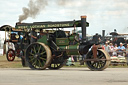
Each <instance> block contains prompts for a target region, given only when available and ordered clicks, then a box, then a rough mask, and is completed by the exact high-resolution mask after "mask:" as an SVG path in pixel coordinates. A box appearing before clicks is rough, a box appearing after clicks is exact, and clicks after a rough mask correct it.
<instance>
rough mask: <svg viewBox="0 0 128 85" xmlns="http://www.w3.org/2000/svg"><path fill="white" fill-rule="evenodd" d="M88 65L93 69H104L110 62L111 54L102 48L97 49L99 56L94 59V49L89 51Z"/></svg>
mask: <svg viewBox="0 0 128 85" xmlns="http://www.w3.org/2000/svg"><path fill="white" fill-rule="evenodd" d="M85 61H86V65H87V67H88V68H89V69H90V70H92V71H102V70H104V69H105V68H107V67H108V66H109V64H110V56H109V54H108V53H107V52H106V51H104V50H102V49H98V50H97V58H96V59H94V56H93V52H92V50H91V51H90V52H88V54H87V56H86V59H85Z"/></svg>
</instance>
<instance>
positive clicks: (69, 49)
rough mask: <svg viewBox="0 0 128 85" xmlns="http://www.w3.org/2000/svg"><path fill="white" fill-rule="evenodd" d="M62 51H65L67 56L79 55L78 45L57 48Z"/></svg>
mask: <svg viewBox="0 0 128 85" xmlns="http://www.w3.org/2000/svg"><path fill="white" fill-rule="evenodd" d="M59 47H60V48H61V49H62V50H65V51H66V53H67V55H80V53H79V45H78V44H76V45H68V46H59Z"/></svg>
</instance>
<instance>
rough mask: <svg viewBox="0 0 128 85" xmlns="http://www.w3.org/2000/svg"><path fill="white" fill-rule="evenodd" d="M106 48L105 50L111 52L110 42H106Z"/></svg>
mask: <svg viewBox="0 0 128 85" xmlns="http://www.w3.org/2000/svg"><path fill="white" fill-rule="evenodd" d="M104 48H105V51H107V52H109V51H110V46H109V45H108V42H105V45H104Z"/></svg>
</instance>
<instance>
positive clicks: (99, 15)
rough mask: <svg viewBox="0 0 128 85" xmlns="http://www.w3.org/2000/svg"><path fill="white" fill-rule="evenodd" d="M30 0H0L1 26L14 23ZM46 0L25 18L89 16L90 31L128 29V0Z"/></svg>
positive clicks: (37, 19)
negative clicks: (37, 11)
mask: <svg viewBox="0 0 128 85" xmlns="http://www.w3.org/2000/svg"><path fill="white" fill-rule="evenodd" d="M29 1H30V0H0V26H2V25H11V26H13V27H14V26H15V23H16V22H18V19H19V15H22V14H23V10H22V8H23V7H26V8H29V6H28V4H29ZM32 1H33V2H35V1H36V0H32ZM39 1H45V4H42V5H44V6H43V8H41V9H40V12H39V13H37V14H38V15H37V16H35V18H34V17H33V18H34V19H33V18H31V17H29V18H27V19H26V20H24V21H22V22H26V23H30V22H36V21H37V22H41V21H65V20H66V21H67V20H74V19H76V20H78V19H80V16H81V15H86V16H87V21H88V22H89V23H90V26H89V27H88V28H87V34H90V35H92V34H95V33H97V32H98V33H100V34H101V32H102V30H106V33H109V32H112V31H113V30H114V29H117V32H121V33H123V32H125V33H128V0H39Z"/></svg>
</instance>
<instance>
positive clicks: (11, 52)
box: [6, 49, 15, 61]
mask: <svg viewBox="0 0 128 85" xmlns="http://www.w3.org/2000/svg"><path fill="white" fill-rule="evenodd" d="M6 58H7V60H8V61H14V59H15V51H14V50H13V49H9V50H8V51H7V53H6Z"/></svg>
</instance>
